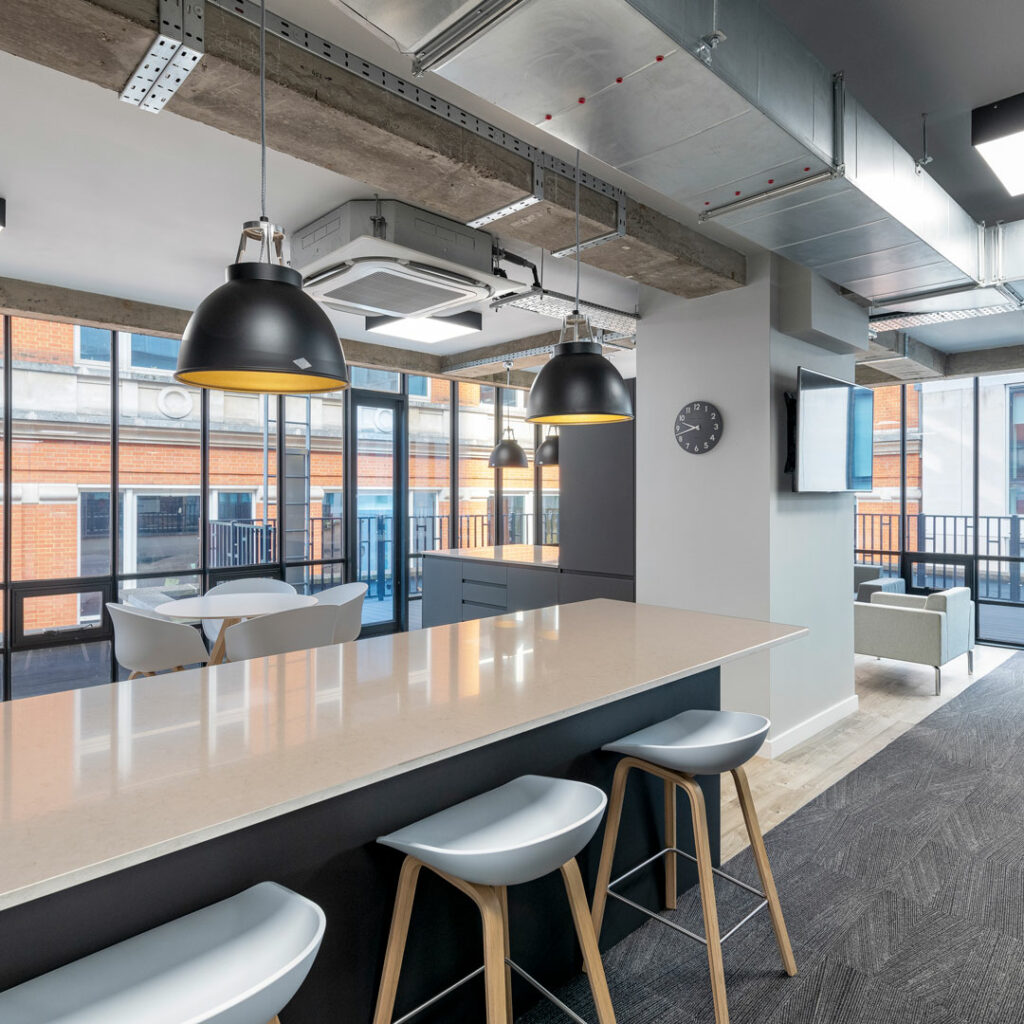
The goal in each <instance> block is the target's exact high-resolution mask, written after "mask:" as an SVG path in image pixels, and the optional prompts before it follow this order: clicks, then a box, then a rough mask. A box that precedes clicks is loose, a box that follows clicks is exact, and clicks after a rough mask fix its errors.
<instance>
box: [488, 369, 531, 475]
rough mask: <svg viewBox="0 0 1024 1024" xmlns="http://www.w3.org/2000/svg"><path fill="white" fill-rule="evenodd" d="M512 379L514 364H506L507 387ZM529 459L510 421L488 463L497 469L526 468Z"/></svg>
mask: <svg viewBox="0 0 1024 1024" xmlns="http://www.w3.org/2000/svg"><path fill="white" fill-rule="evenodd" d="M511 379H512V364H511V363H506V364H505V386H506V387H507V386H508V384H509V382H510V381H511ZM529 464H530V463H529V461H528V460H527V458H526V452H524V451H523V447H522V445H521V444H520V443H519V442H518V441H517V440H516V436H515V434H514V433H513V432H512V424H511V423H509V424H508V425H507V426H506V427H505V431H504V436H503V437H502V439H501V440H500V441H499V442H498V443H497V444H496V445H495V446H494V449H493V450H492V451H491V457H490V458H489V459H488V460H487V465H488V466H492V467H494V468H496V469H526V468H527V467H528V466H529Z"/></svg>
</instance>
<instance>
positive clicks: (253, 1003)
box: [0, 882, 325, 1024]
mask: <svg viewBox="0 0 1024 1024" xmlns="http://www.w3.org/2000/svg"><path fill="white" fill-rule="evenodd" d="M324 924H325V919H324V914H323V911H322V910H321V909H320V908H319V907H318V906H317V905H316V904H315V903H311V902H310V901H309V900H307V899H305V898H304V897H302V896H299V895H297V894H296V893H294V892H291V891H290V890H288V889H285V888H284V887H283V886H280V885H277V884H276V883H274V882H262V883H260V884H259V885H254V886H253V887H252V888H251V889H246V890H245V891H244V892H241V893H239V894H238V895H237V896H232V897H230V898H229V899H226V900H222V901H221V902H220V903H215V904H213V905H212V906H209V907H204V908H203V909H202V910H197V911H196V912H195V913H193V914H188V915H186V916H185V917H180V918H178V919H177V920H174V921H170V922H168V923H167V924H163V925H160V926H159V927H157V928H153V929H151V930H150V931H147V932H143V933H142V934H141V935H136V936H135V937H134V938H131V939H126V940H125V941H123V942H118V943H117V944H116V945H113V946H108V947H107V948H106V949H102V950H100V951H99V952H98V953H93V954H91V955H90V956H86V957H83V958H82V959H80V960H75V961H74V962H73V963H70V964H67V965H66V966H64V967H58V968H57V969H56V970H54V971H50V972H49V973H48V974H43V975H40V976H39V977H38V978H33V979H32V980H31V981H27V982H25V983H24V984H22V985H18V986H16V987H15V988H12V989H8V990H7V991H6V992H0V1021H3V1024H99V1022H102V1024H141V1022H142V1021H145V1022H146V1024H267V1022H268V1021H270V1022H272V1024H273V1022H276V1021H277V1014H278V1013H279V1012H280V1011H281V1010H282V1008H283V1007H284V1006H285V1005H286V1004H287V1003H288V1001H289V1000H290V999H291V998H292V996H294V995H295V993H296V992H297V991H298V988H299V986H300V985H301V984H302V982H303V980H304V979H305V977H306V975H307V974H308V973H309V969H310V967H311V966H312V964H313V960H314V958H315V957H316V954H317V951H318V950H319V948H320V940H321V939H322V938H323V933H324Z"/></svg>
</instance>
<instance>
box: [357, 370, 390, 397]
mask: <svg viewBox="0 0 1024 1024" xmlns="http://www.w3.org/2000/svg"><path fill="white" fill-rule="evenodd" d="M349 374H350V376H351V384H352V387H354V388H366V389H367V390H368V391H390V392H392V393H393V394H397V393H398V392H399V391H401V390H402V375H401V374H400V373H397V372H395V371H392V370H368V369H366V367H365V366H352V367H350V368H349Z"/></svg>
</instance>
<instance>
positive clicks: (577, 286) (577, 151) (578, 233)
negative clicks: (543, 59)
mask: <svg viewBox="0 0 1024 1024" xmlns="http://www.w3.org/2000/svg"><path fill="white" fill-rule="evenodd" d="M264 3H266V0H264ZM579 311H580V151H579V150H578V149H577V150H576V308H575V309H574V310H573V313H575V314H576V315H577V316H578V315H579Z"/></svg>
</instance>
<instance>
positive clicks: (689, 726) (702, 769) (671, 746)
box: [592, 710, 796, 1024]
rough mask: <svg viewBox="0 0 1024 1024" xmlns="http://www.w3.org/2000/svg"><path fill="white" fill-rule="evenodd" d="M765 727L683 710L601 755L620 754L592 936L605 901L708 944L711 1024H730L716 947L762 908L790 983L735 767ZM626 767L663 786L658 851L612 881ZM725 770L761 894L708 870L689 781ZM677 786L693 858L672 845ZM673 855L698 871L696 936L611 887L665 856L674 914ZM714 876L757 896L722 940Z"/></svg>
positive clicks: (788, 955) (699, 810)
mask: <svg viewBox="0 0 1024 1024" xmlns="http://www.w3.org/2000/svg"><path fill="white" fill-rule="evenodd" d="M770 724H771V723H770V722H769V721H768V719H767V718H763V717H762V716H761V715H751V714H746V713H743V712H737V711H703V710H700V711H698V710H694V711H684V712H683V713H682V714H680V715H676V716H675V717H673V718H669V719H667V720H666V721H664V722H659V723H657V724H656V725H652V726H649V727H648V728H646V729H641V730H640V731H639V732H635V733H631V734H630V735H629V736H624V737H623V738H622V739H620V740H616V741H615V742H614V743H608V744H606V745H605V746H604V747H603V749H604V750H609V751H614V752H615V753H618V754H624V755H625V757H623V758H622V760H621V761H619V763H618V766H617V767H616V769H615V778H614V780H613V783H612V796H611V801H610V803H609V807H608V821H607V824H606V825H605V833H604V842H603V845H602V847H601V863H600V867H599V868H598V873H597V886H596V888H595V890H594V905H593V912H592V916H593V921H594V932H595V933H596V934H597V935H598V937H600V935H601V924H602V922H603V919H604V910H605V904H606V901H607V897H608V896H611V897H613V898H614V899H617V900H621V901H622V902H623V903H627V904H629V906H631V907H633V908H634V909H636V910H639V911H641V912H642V913H644V914H647V915H648V916H649V917H653V918H654V919H655V920H657V921H661V922H662V923H663V924H667V925H668V926H669V927H670V928H673V929H675V930H676V931H678V932H682V934H684V935H686V936H688V937H689V938H691V939H696V940H697V941H698V942H701V943H703V944H704V945H705V946H707V950H708V967H709V968H710V972H711V993H712V996H713V999H714V1006H715V1022H716V1024H728V1021H729V1007H728V1001H727V998H726V992H725V974H724V971H723V967H722V943H723V942H724V941H725V940H726V939H727V938H729V936H730V935H732V934H733V933H734V932H735V931H736V930H737V929H739V928H740V927H742V926H743V925H744V924H746V923H747V922H748V921H749V920H750V919H751V918H752V917H753V916H754V915H755V914H756V913H757V912H758V911H760V910H763V909H764V908H765V907H766V906H767V907H768V912H769V914H770V915H771V920H772V927H773V928H774V929H775V939H776V941H777V942H778V946H779V953H780V954H781V956H782V964H783V966H784V967H785V970H786V973H787V974H788V975H789V976H790V977H792V976H793V975H794V974H796V961H795V960H794V959H793V950H792V948H791V947H790V944H789V936H788V934H787V933H786V922H785V921H784V919H783V917H782V907H781V906H780V904H779V895H778V893H777V892H776V889H775V881H774V879H773V878H772V869H771V866H770V865H769V863H768V854H767V853H766V852H765V848H764V840H763V838H762V837H761V828H760V825H759V824H758V821H757V811H756V810H755V809H754V801H753V800H752V798H751V796H750V786H749V784H748V782H747V776H746V773H745V772H744V771H743V768H742V767H741V766H742V765H743V764H745V763H746V762H747V761H749V760H750V758H752V757H753V756H754V754H756V753H757V751H758V750H760V748H761V744H762V743H764V738H765V734H766V733H767V732H768V728H769V726H770ZM633 768H636V769H638V770H639V771H643V772H647V773H648V774H650V775H655V776H657V777H658V778H660V779H663V780H664V783H665V848H664V849H663V850H661V851H660V852H659V853H656V854H655V855H654V856H653V857H649V858H648V859H647V860H645V861H643V863H641V864H638V865H637V866H636V867H634V868H632V869H630V870H629V871H627V872H626V873H625V874H623V875H620V876H619V877H618V878H616V879H614V880H612V878H611V873H612V861H613V860H614V858H615V844H616V842H617V840H618V831H619V824H620V822H621V820H622V803H623V798H624V796H625V792H626V780H627V777H628V775H629V772H630V770H631V769H633ZM725 772H731V773H732V777H733V779H734V780H735V782H736V793H737V795H738V797H739V802H740V808H741V809H742V811H743V821H744V823H745V824H746V826H747V834H748V835H749V836H750V846H751V849H752V850H753V854H754V861H755V863H756V864H757V870H758V874H760V876H761V885H762V886H763V888H764V891H763V892H761V891H759V890H757V889H755V888H753V887H752V886H749V885H747V884H746V883H745V882H741V881H740V880H739V879H738V878H733V876H732V875H728V874H726V873H725V872H724V871H720V870H719V869H718V868H714V867H712V866H711V847H710V845H709V842H708V822H707V812H706V810H705V807H704V794H703V793H702V792H701V788H700V786H698V785H697V782H696V780H695V778H694V776H696V775H721V774H724V773H725ZM676 787H678V788H679V789H682V790H683V792H685V793H686V795H687V797H688V798H689V801H690V812H691V816H692V819H693V835H694V845H695V847H696V849H695V853H696V856H693V855H691V854H689V853H687V852H686V851H685V850H680V849H679V848H678V847H677V846H676ZM677 855H678V856H682V857H686V858H687V859H688V860H691V861H693V862H694V863H696V865H697V876H698V880H699V884H700V898H701V905H702V907H703V911H704V935H703V936H701V935H697V934H696V933H695V932H691V931H689V930H688V929H686V928H683V927H682V926H681V925H679V924H677V923H676V922H675V921H670V920H668V919H667V918H665V917H662V916H661V915H660V914H655V913H654V912H652V911H650V910H648V909H647V908H646V907H642V906H640V904H638V903H635V902H633V901H632V900H630V899H627V898H626V897H625V896H622V895H621V894H619V893H617V892H615V891H614V886H616V885H618V884H619V883H620V882H622V881H624V880H625V879H627V878H629V877H630V876H632V875H633V874H635V873H636V872H637V871H639V870H641V868H644V867H646V866H647V865H648V864H651V863H653V862H654V861H656V860H658V859H660V858H661V857H666V858H667V859H666V861H665V903H666V909H668V910H672V909H674V908H675V906H676V856H677ZM714 875H719V876H720V877H722V878H725V879H728V881H730V882H733V883H735V884H736V885H738V886H740V887H741V888H743V889H746V890H747V891H748V892H751V893H753V894H754V895H756V896H759V897H760V898H761V903H759V904H758V906H757V907H756V908H755V909H754V910H752V911H751V912H750V913H749V914H747V916H746V917H744V918H743V919H742V920H741V921H740V922H739V923H738V924H736V925H734V926H733V927H732V928H730V929H729V931H728V932H726V934H725V935H722V936H720V935H719V928H718V909H717V906H716V903H715V887H714V878H713V876H714Z"/></svg>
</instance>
